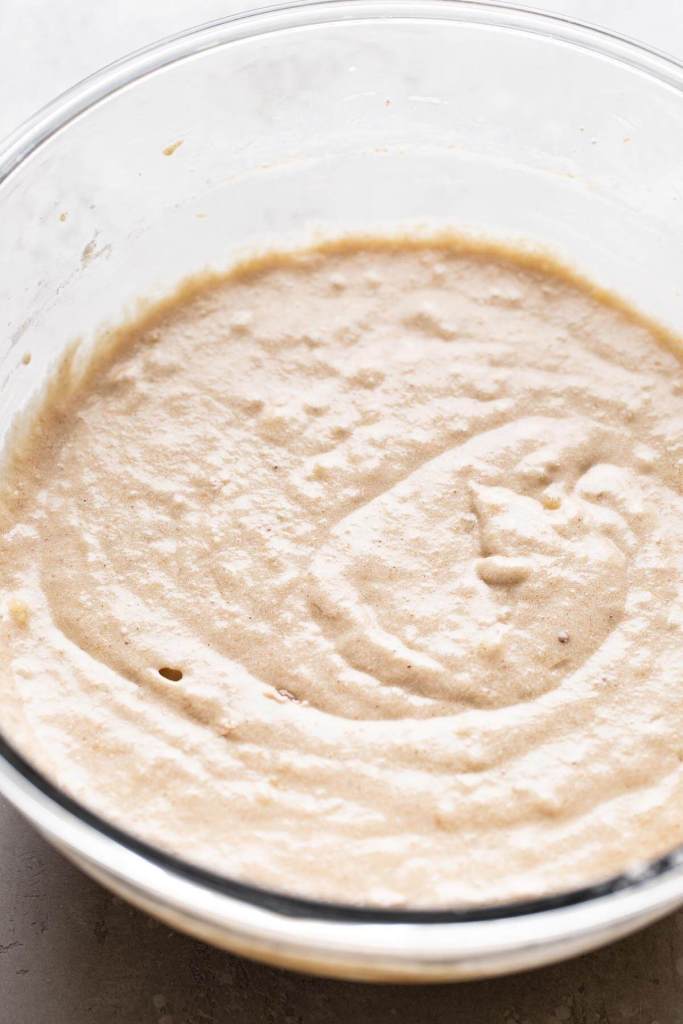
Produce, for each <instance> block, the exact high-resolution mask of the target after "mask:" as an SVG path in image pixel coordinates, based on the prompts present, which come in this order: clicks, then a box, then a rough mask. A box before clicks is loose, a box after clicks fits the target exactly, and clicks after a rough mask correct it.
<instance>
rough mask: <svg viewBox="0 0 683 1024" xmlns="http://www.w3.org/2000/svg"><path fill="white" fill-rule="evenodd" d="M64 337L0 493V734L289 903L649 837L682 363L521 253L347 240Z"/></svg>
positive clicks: (584, 860)
mask: <svg viewBox="0 0 683 1024" xmlns="http://www.w3.org/2000/svg"><path fill="white" fill-rule="evenodd" d="M76 365H77V363H76V361H74V360H73V359H72V360H67V361H65V362H64V363H63V364H62V366H61V367H60V369H59V372H58V374H57V375H56V376H55V378H54V380H53V381H52V383H51V386H50V387H49V388H48V390H47V391H46V395H45V397H44V399H43V400H42V403H41V405H40V407H39V409H38V411H37V413H34V415H33V416H32V418H31V420H30V422H28V423H24V424H23V425H22V426H21V430H17V431H16V432H15V436H14V441H13V443H12V444H11V445H10V447H9V449H8V452H7V454H6V464H5V469H4V472H3V475H2V489H1V492H0V538H1V539H0V607H1V609H2V620H1V622H0V629H1V636H0V725H1V727H2V730H3V732H4V734H5V735H6V737H7V738H8V739H9V740H10V741H11V742H12V743H14V744H15V745H16V747H17V748H18V749H19V750H20V751H22V752H23V753H24V754H25V755H26V756H27V757H28V758H29V759H30V760H31V761H32V762H33V763H35V765H36V766H37V767H38V768H39V769H41V770H42V771H43V772H44V773H45V774H46V775H47V776H48V777H49V778H50V779H51V780H52V781H53V782H54V783H56V784H57V785H58V786H60V787H62V788H63V789H64V790H65V791H66V792H67V793H69V794H70V795H72V796H73V797H75V798H76V799H78V800H80V801H81V802H83V803H84V804H85V805H86V806H88V807H89V808H91V809H93V810H95V811H97V812H98V813H100V814H101V815H103V816H105V817H106V818H109V819H110V820H112V821H113V822H115V823H117V824H118V825H120V826H122V827H124V828H125V829H127V830H129V831H131V832H132V833H134V834H136V835H138V836H141V837H143V838H144V839H146V840H148V841H151V842H153V843H156V844H158V845H160V846H162V847H163V848H165V849H168V850H171V851H173V852H175V853H176V854H179V855H181V856H183V857H185V858H188V859H190V860H192V861H195V862H198V863H201V864H203V865H206V866H208V867H210V868H213V869H214V870H217V871H219V872H222V873H225V874H227V875H229V876H233V877H237V878H239V879H242V880H244V881H249V882H253V883H258V884H262V885H266V886H271V887H275V888H277V889H279V890H286V891H289V892H292V893H296V894H299V895H303V896H307V897H319V898H327V899H334V900H340V901H344V902H355V903H364V904H370V905H383V906H415V907H425V906H433V907H436V906H447V905H451V906H455V905H463V904H473V903H490V902H493V901H499V900H511V899H515V898H519V897H527V896H540V895H543V894H547V893H550V892H557V891H559V890H563V889H569V888H572V887H576V886H580V885H584V884H587V883H591V882H595V881H598V880H600V879H603V878H606V877H607V876H611V875H613V874H615V873H618V872H621V871H623V870H626V869H629V868H631V867H633V866H634V865H636V864H637V863H639V862H642V861H643V860H645V859H648V858H652V857H654V856H656V855H658V854H661V853H663V852H665V851H667V850H669V849H671V848H673V847H674V846H675V845H676V844H677V843H680V842H682V841H683V768H682V761H683V367H682V366H681V362H680V360H679V357H678V355H677V353H676V350H675V344H674V342H673V340H672V339H669V338H667V337H666V336H665V335H664V332H662V331H659V330H658V329H657V328H655V327H653V326H652V325H650V324H648V323H647V322H645V321H644V320H642V319H641V318H639V317H638V316H637V315H636V314H634V313H632V312H630V311H629V310H627V309H626V308H625V307H623V306H622V305H620V304H619V303H618V302H617V301H616V300H613V299H610V298H609V297H608V296H605V295H604V294H602V293H600V292H599V291H598V290H597V289H594V288H592V287H591V286H590V285H588V284H586V283H585V282H582V281H580V280H579V279H578V278H575V277H574V276H573V275H571V274H570V273H568V272H566V271H563V270H562V269H561V268H559V267H558V266H556V265H555V264H553V263H552V262H551V261H548V260H544V259H540V258H533V257H531V256H527V255H523V254H516V253H515V252H513V251H509V250H506V249H504V248H496V247H493V246H486V245H476V244H474V243H467V242H465V241H463V240H458V239H455V238H445V237H444V238H437V239H432V240H431V241H410V240H408V239H406V240H401V241H397V240H393V241H391V240H384V241H383V240H380V239H377V240H371V239H365V240H364V239H357V240H346V241H343V242H339V243H335V244H327V245H324V246H321V247H319V248H316V249H312V250H307V251H302V252H295V253H291V254H274V255H271V256H268V257H264V258H263V259H261V260H258V261H255V262H252V263H249V264H245V265H242V266H240V267H237V268H236V269H235V270H234V271H232V272H231V273H230V274H229V275H227V276H225V277H222V278H219V277H206V278H203V279H201V280H199V279H198V280H195V281H193V282H190V283H189V284H187V285H185V286H184V287H183V288H182V289H181V290H180V291H179V292H178V293H177V294H176V295H174V296H173V297H171V298H170V299H168V300H167V301H166V302H165V303H163V304H161V305H159V306H157V307H155V308H154V309H153V310H152V311H151V312H148V313H146V314H145V315H144V316H143V317H142V318H140V319H139V320H137V321H136V322H135V323H132V324H131V325H128V326H126V327H124V328H122V329H121V330H120V331H118V332H117V333H115V334H114V335H112V336H109V337H108V339H107V340H106V342H103V343H102V344H101V346H100V347H99V349H98V350H97V352H96V355H95V356H94V358H93V359H92V360H91V362H90V363H89V365H88V368H87V369H86V370H77V369H76Z"/></svg>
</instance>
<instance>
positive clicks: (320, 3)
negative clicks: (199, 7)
mask: <svg viewBox="0 0 683 1024" xmlns="http://www.w3.org/2000/svg"><path fill="white" fill-rule="evenodd" d="M368 20H418V21H423V22H425V21H431V20H437V21H438V20H446V21H449V22H454V23H464V24H473V25H477V26H482V25H490V26H493V27H496V28H511V29H516V30H517V31H519V32H521V33H528V34H532V35H535V36H538V37H540V38H543V39H545V40H547V41H561V42H564V43H567V44H570V45H573V46H575V47H577V48H580V49H584V50H589V51H592V52H593V53H595V54H596V55H598V56H602V57H607V58H611V59H613V60H615V61H617V62H618V63H620V64H622V65H624V66H626V67H628V68H631V69H632V70H637V71H640V72H643V73H645V74H647V75H648V76H650V77H652V78H655V79H656V80H658V81H659V82H660V83H661V84H664V85H667V86H670V87H673V88H674V89H675V90H676V91H678V92H679V93H680V94H681V95H682V96H683V61H681V60H678V59H676V58H674V57H671V56H668V55H666V54H664V53H662V52H661V51H659V50H657V49H655V48H653V47H650V46H647V45H643V44H641V43H638V42H635V41H633V40H631V39H629V38H627V37H625V36H622V35H620V34H618V33H614V32H612V31H610V30H607V29H602V28H597V27H593V26H590V25H588V24H586V23H584V22H581V21H576V20H574V19H571V18H569V17H565V16H561V15H554V14H550V13H546V12H541V11H538V10H536V9H534V8H530V7H526V6H517V5H513V4H508V3H506V2H502V0H295V2H293V3H287V4H283V5H276V6H269V7H262V8H256V9H250V10H245V11H241V12H239V13H236V14H233V15H230V16H228V17H225V18H220V19H217V20H214V21H210V22H206V23H204V24H201V25H199V26H197V27H193V28H190V29H188V30H186V31H183V32H180V33H177V34H174V35H171V36H168V37H165V38H163V39H161V40H159V41H158V42H154V43H152V44H150V45H148V46H145V47H143V48H141V49H138V50H135V51H134V52H132V53H131V54H129V55H128V56H125V57H122V58H121V59H119V60H116V61H114V62H113V63H111V64H109V65H107V66H106V67H104V68H102V69H101V70H99V71H96V72H95V73H94V74H92V75H89V76H88V77H87V78H85V79H83V80H82V81H80V82H79V83H77V84H76V85H74V86H73V87H71V88H69V89H67V90H66V91H65V92H63V93H61V95H59V96H58V97H57V98H56V99H54V100H52V101H51V102H50V103H48V104H47V105H46V106H44V107H43V108H42V109H41V110H39V111H38V112H37V113H36V114H34V115H33V116H32V117H30V118H29V119H28V120H27V121H25V122H24V123H23V124H22V125H20V126H19V127H18V128H17V129H16V130H15V131H14V132H12V133H11V134H10V135H9V136H7V137H6V138H5V140H4V141H3V142H1V143H0V187H2V186H3V184H4V183H5V182H6V181H7V180H8V179H9V178H10V177H11V176H12V175H13V174H15V173H17V172H18V171H19V170H20V168H21V166H22V165H23V164H24V163H25V162H26V160H28V158H29V157H30V156H31V155H32V154H33V153H35V152H36V151H37V150H38V149H39V148H40V147H41V146H42V145H44V144H45V143H47V142H48V141H49V140H50V139H51V138H53V137H54V136H55V135H56V134H57V133H59V132H60V131H62V130H63V129H65V128H66V127H67V126H68V125H69V124H70V123H72V122H73V121H74V120H75V119H77V118H78V117H80V116H81V115H83V114H85V113H86V112H87V111H88V110H90V109H91V108H93V107H95V106H97V105H98V104H99V103H100V102H102V101H103V100H105V99H106V98H108V97H110V96H112V95H114V94H115V93H117V92H119V91H120V90H121V89H123V88H125V87H127V86H129V85H132V84H134V83H136V82H138V81H140V80H141V79H143V78H145V77H146V76H147V75H150V74H153V73H154V72H156V71H159V70H160V69H162V68H164V67H166V66H169V65H172V64H175V63H177V62H179V61H182V60H184V59H186V58H189V57H191V56H194V55H196V54H200V53H203V52H206V51H207V50H211V49H214V48H217V47H220V46H224V45H229V44H230V43H232V42H235V41H237V40H241V39H247V38H251V39H254V38H257V37H259V36H262V35H267V34H270V33H273V32H278V31H282V30H288V29H292V28H298V27H302V26H312V25H316V26H321V25H326V24H339V23H341V22H343V23H346V24H353V23H358V22H360V23H362V22H364V21H368ZM18 781H19V784H18ZM0 789H1V790H2V791H3V792H4V794H5V796H7V797H8V798H9V799H10V800H11V801H12V802H13V803H15V804H16V805H17V806H19V809H20V810H21V809H22V806H21V805H22V804H23V803H24V800H25V799H26V798H28V799H29V803H30V802H33V809H34V812H35V813H31V814H28V816H29V817H32V818H34V819H37V823H38V825H39V827H41V828H43V830H44V831H45V832H47V833H48V834H50V835H51V837H52V838H53V839H55V840H56V841H58V842H59V838H60V837H59V828H58V827H57V825H56V824H55V820H54V815H53V816H52V819H51V820H48V819H50V815H49V813H47V811H46V808H47V805H48V804H49V805H51V806H52V809H53V810H54V811H56V812H57V813H58V814H59V815H61V817H62V819H63V821H64V822H66V821H67V820H70V821H71V823H72V824H74V825H77V826H79V827H80V828H81V835H82V836H87V835H90V836H91V837H92V835H93V834H96V835H98V836H99V837H101V838H102V839H104V840H107V841H108V842H109V844H110V845H112V844H115V845H116V846H117V847H119V848H120V849H122V850H125V851H127V853H129V854H132V855H133V858H132V859H130V860H129V865H134V864H136V863H137V862H138V861H139V860H140V858H141V859H142V860H143V861H144V862H145V863H146V864H149V865H153V866H154V867H156V868H158V869H160V873H159V874H158V876H157V881H159V880H160V879H162V878H164V877H166V878H167V879H168V880H170V881H171V882H173V880H181V879H182V880H184V881H186V882H188V883H190V885H191V886H193V887H195V889H196V888H197V887H200V888H202V889H204V890H208V891H210V892H213V893H214V894H217V895H220V896H222V897H228V898H229V901H230V902H231V903H233V902H235V901H236V902H238V903H242V904H247V905H249V906H251V907H252V908H254V909H255V910H259V911H265V912H266V913H267V914H269V915H278V916H280V917H285V918H290V919H291V918H295V919H299V920H301V919H304V918H305V919H308V920H314V921H318V922H320V923H323V922H330V923H331V922H334V923H335V924H346V925H353V924H356V925H362V926H365V928H367V926H368V925H387V924H390V925H394V926H396V925H416V924H430V925H434V926H437V925H446V924H447V925H471V924H475V923H477V922H479V923H484V922H489V923H491V924H492V923H493V922H498V923H501V924H502V923H503V922H504V921H509V920H511V919H519V918H521V917H530V916H533V915H542V916H543V917H544V918H545V917H546V916H547V915H548V914H552V913H553V912H556V911H571V910H572V909H573V908H574V909H576V910H579V909H580V908H581V907H583V906H585V905H586V904H591V903H594V902H599V903H600V904H604V901H605V898H607V897H610V896H612V897H613V896H616V895H617V894H621V895H622V896H624V897H625V896H626V895H627V892H628V893H631V894H633V895H636V893H637V892H639V893H640V897H641V898H640V899H639V900H637V901H636V902H637V905H638V906H639V907H640V912H642V911H643V909H645V910H648V909H649V910H650V911H652V910H654V909H656V908H657V907H658V906H660V905H664V903H667V904H669V905H670V904H671V902H672V899H680V898H683V845H681V846H679V847H677V848H676V849H674V850H672V851H671V852H669V853H667V854H665V855H664V856H661V857H658V858H656V859H654V860H652V861H650V862H648V863H647V864H645V865H643V866H642V868H641V869H639V870H638V871H634V872H631V873H620V874H618V875H615V876H613V877H611V878H608V879H606V880H602V881H600V882H598V883H597V884H593V885H588V886H583V887H581V888H578V889H572V890H567V891H562V892H559V893H557V894H553V895H549V896H544V897H539V898H536V899H521V900H514V901H509V902H505V903H498V904H492V905H486V906H484V905H481V906H480V905H476V906H472V907H463V908H460V909H457V908H436V909H429V908H425V909H412V910H411V909H393V908H379V907H371V906H359V905H354V904H351V903H348V904H344V903H337V902H333V901H324V900H316V899H309V898H305V897H302V896H295V895H291V894H289V893H286V892H283V891H277V890H274V889H269V888H266V887H264V886H259V885H253V884H251V883H248V882H242V881H238V880H237V879H231V878H229V877H228V876H223V875H221V874H219V873H217V872H213V871H210V870H208V869H206V868H203V867H201V866H199V865H196V864H192V863H190V862H188V861H185V860H183V859H182V858H180V857H177V856H175V855H174V854H172V853H168V852H166V851H164V850H162V849H161V848H159V847H156V846H154V845H152V844H151V843H147V842H145V841H144V840H142V839H139V838H137V837H136V836H134V835H132V834H130V833H128V832H127V831H125V830H124V829H122V828H120V827H118V826H116V825H114V824H112V823H110V822H109V821H107V820H105V819H104V818H102V817H101V816H100V815H98V814H96V813H95V812H93V811H91V810H89V809H88V808H87V807H85V806H84V805H83V804H81V803H80V802H79V801H77V800H75V799H73V798H72V797H70V796H68V795H67V794H66V793H65V792H63V791H61V790H60V789H59V788H58V787H57V786H55V785H54V784H53V783H52V782H50V781H49V779H48V778H47V777H46V776H45V775H44V774H43V773H42V772H40V771H39V770H38V769H36V768H35V767H33V766H32V765H31V764H30V763H29V761H28V760H27V759H26V758H24V757H23V755H22V754H21V753H20V752H19V751H18V750H17V749H15V747H14V746H13V745H12V744H11V743H10V742H9V740H7V739H6V738H5V737H4V736H3V735H2V733H0ZM26 813H28V812H26ZM74 835H76V833H74ZM67 846H69V843H68V842H67ZM72 849H73V851H76V850H77V849H78V842H75V843H74V844H73V847H72ZM81 852H82V851H81ZM85 856H86V858H87V857H88V853H87V852H86V853H85ZM109 860H110V858H109V857H106V856H99V855H95V854H94V853H93V855H92V861H93V863H98V862H99V863H100V865H101V866H102V867H104V868H107V867H108V866H109V865H108V861H109ZM663 876H666V877H667V878H668V879H669V881H670V882H672V883H674V888H673V889H672V888H671V887H667V891H666V892H665V893H664V892H662V893H656V892H655V883H656V882H657V880H658V879H659V880H661V879H662V878H663ZM140 886H141V888H143V889H144V883H142V882H140ZM169 900H170V902H171V903H173V899H172V897H171V896H170V895H169ZM635 905H636V904H634V906H635ZM625 907H626V904H623V903H622V910H621V911H617V909H616V907H615V908H614V912H613V913H611V914H609V915H608V918H609V920H611V921H614V920H617V919H619V918H623V916H624V909H625ZM627 912H628V913H632V912H635V911H634V910H633V909H631V910H629V911H627ZM586 923H587V922H585V921H584V922H583V925H582V927H583V926H584V925H585V924H586ZM602 923H603V924H604V918H603V919H602ZM383 931H384V929H383ZM420 942H421V940H418V942H417V943H416V944H415V948H414V949H413V951H412V952H413V955H418V956H419V949H420V945H419V943H420Z"/></svg>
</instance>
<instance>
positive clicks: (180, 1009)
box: [0, 0, 683, 1024]
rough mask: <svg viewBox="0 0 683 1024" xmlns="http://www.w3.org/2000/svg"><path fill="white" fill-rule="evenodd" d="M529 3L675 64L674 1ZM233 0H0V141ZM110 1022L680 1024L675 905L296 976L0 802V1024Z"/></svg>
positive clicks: (681, 943)
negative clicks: (154, 913) (562, 947)
mask: <svg viewBox="0 0 683 1024" xmlns="http://www.w3.org/2000/svg"><path fill="white" fill-rule="evenodd" d="M536 6H538V7H540V8H543V9H546V10H549V11H552V12H553V13H558V14H565V15H567V16H570V17H574V18H577V19H580V20H583V21H587V22H592V23H595V24H601V25H603V26H604V27H607V28H610V29H612V30H614V31H617V32H621V33H623V34H626V35H630V36H632V37H634V38H638V39H640V40H641V41H643V42H646V43H648V44H649V45H651V46H654V47H656V48H659V49H662V50H665V51H668V52H669V53H672V54H675V55H678V56H679V58H681V59H683V0H544V2H541V3H539V4H537V5H536ZM243 7H244V5H243V4H241V3H236V2H235V0H109V2H108V3H95V2H93V0H0V96H1V97H2V102H1V103H0V136H3V135H5V134H7V133H8V132H9V131H11V129H12V128H14V127H15V126H16V125H17V124H18V123H19V122H20V121H22V120H24V119H25V118H26V117H28V116H29V115H30V114H31V113H32V112H33V111H34V110H36V109H37V108H38V107H39V106H41V105H43V104H44V103H46V102H47V101H48V100H49V99H51V98H52V97H53V96H54V95H55V94H56V93H58V92H61V91H62V90H63V89H65V88H67V87H68V86H69V85H71V84H73V83H74V82H75V81H77V80H78V79H80V78H82V77H84V76H85V75H87V74H89V73H90V72H92V71H95V70H96V69H97V68H98V67H101V66H102V65H103V64H106V63H108V62H109V61H111V60H114V59H116V58H117V57H119V56H121V55H123V54H125V53H126V52H129V51H130V50H133V49H136V48H137V47H140V46H143V45H145V44H146V43H150V42H152V41H154V40H155V39H157V38H159V37H161V36H164V35H169V34H171V33H174V32H177V31H180V30H181V29H183V28H187V27H189V26H190V25H192V24H198V23H200V22H202V21H208V20H210V19H213V18H217V17H221V16H223V15H225V14H229V13H233V12H235V11H238V10H240V9H242V8H243ZM682 132H683V126H682ZM681 173H682V174H683V166H682V167H681ZM1 238H2V235H1V229H0V239H1ZM682 267H683V260H682ZM114 1022H119V1024H145V1022H150V1024H268V1022H271V1024H276V1022H277V1024H351V1022H352V1024H385V1022H386V1024H389V1022H393V1024H627V1022H628V1024H683V911H681V912H680V913H678V914H676V915H673V916H672V917H669V918H668V919H666V920H665V921H663V922H661V923H660V924H658V925H655V926H654V927H651V928H649V929H647V930H646V931H644V932H641V933H640V934H639V935H636V936H633V937H632V938H630V939H627V940H625V941H624V942H621V943H618V944H617V945H615V946H612V947H609V948H608V949H605V950H601V951H599V952H597V953H594V954H591V955H590V956H586V957H583V958H581V959H580V960H574V961H571V962H569V963H567V964H562V965H558V966H556V967H551V968H546V969H544V970H541V971H536V972H533V973H531V974H524V975H519V976H517V977H513V978H503V979H497V980H493V981H488V982H478V983H473V984H464V985H454V986H446V985H440V986H434V987H429V988H423V989H420V988H415V987H413V986H407V987H394V986H392V987H379V986H366V985H351V984H345V983H343V982H328V981H323V980H319V979H314V978H302V977H298V976H296V975H293V974H285V973H282V972H278V971H274V970H270V969H269V968H266V967H261V966H259V965H254V964H249V963H248V962H246V961H243V960H240V959H239V958H236V957H231V956H228V955H227V954H225V953H222V952H220V951H219V950H214V949H210V948H209V947H207V946H204V945H203V944H202V943H199V942H195V941H193V940H191V939H189V938H186V937H185V936H182V935H178V934H176V933H174V932H171V931H170V930H169V929H168V928H166V927H165V926H163V925H161V924H159V923H158V922H156V921H153V920H152V919H151V918H147V917H146V916H145V915H144V914H141V913H139V912H138V911H136V910H133V909H132V908H130V907H128V906H127V905H125V904H123V903H122V902H121V901H120V900H118V899H116V898H114V897H113V896H111V895H109V893H107V892H106V891H105V890H103V889H100V888H99V887H98V886H96V885H95V884H93V883H92V882H90V881H88V880H87V879H86V878H84V877H83V876H82V875H81V874H80V873H79V872H78V871H76V870H75V869H74V868H72V867H71V866H70V865H69V864H67V862H66V861H64V860H63V859H62V858H61V857H60V856H59V855H58V854H56V853H55V852H54V851H52V850H51V849H50V848H49V847H48V846H47V844H46V843H45V842H43V840H42V839H40V838H39V837H38V836H37V835H36V834H35V833H34V832H33V830H32V829H31V828H29V826H27V825H26V824H25V823H24V822H23V821H21V819H20V818H19V816H18V815H17V814H16V813H15V812H14V811H13V810H11V809H10V808H9V807H8V806H7V805H6V804H5V803H4V802H3V801H1V800H0V1024H114Z"/></svg>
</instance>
